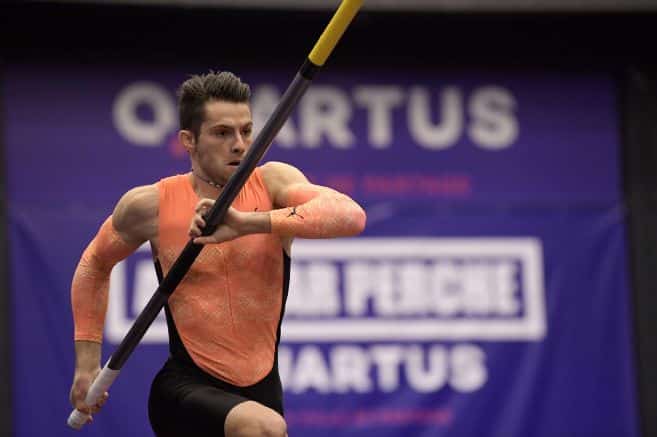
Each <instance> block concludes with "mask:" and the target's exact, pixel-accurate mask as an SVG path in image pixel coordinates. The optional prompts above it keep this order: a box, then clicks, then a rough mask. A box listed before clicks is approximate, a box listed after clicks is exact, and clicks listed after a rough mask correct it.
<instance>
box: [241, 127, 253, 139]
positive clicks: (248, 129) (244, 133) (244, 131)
mask: <svg viewBox="0 0 657 437" xmlns="http://www.w3.org/2000/svg"><path fill="white" fill-rule="evenodd" d="M252 132H253V128H251V127H247V128H246V129H244V130H243V131H242V135H244V136H247V137H248V136H251V133H252Z"/></svg>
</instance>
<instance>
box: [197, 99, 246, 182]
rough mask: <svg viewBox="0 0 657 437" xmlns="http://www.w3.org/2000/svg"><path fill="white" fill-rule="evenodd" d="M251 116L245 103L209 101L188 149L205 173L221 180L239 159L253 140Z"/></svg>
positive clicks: (211, 177) (217, 180) (235, 166)
mask: <svg viewBox="0 0 657 437" xmlns="http://www.w3.org/2000/svg"><path fill="white" fill-rule="evenodd" d="M252 131H253V120H252V119H251V109H250V108H249V105H248V103H232V102H225V101H210V102H207V103H206V104H205V119H204V121H203V123H202V124H201V128H200V130H199V135H198V137H197V138H196V139H195V140H194V143H195V144H194V148H193V149H192V150H191V153H192V157H193V158H195V161H196V164H197V165H198V166H199V169H198V170H201V171H202V172H203V173H204V174H205V176H206V177H209V178H210V179H212V180H213V181H215V182H217V183H220V184H225V183H226V181H227V180H228V178H229V177H230V176H231V175H232V174H233V173H234V172H235V169H236V168H237V166H238V165H239V164H240V162H242V159H243V158H244V155H245V154H246V152H247V151H248V149H249V147H250V146H251V142H252V141H253V140H252V138H251V136H252Z"/></svg>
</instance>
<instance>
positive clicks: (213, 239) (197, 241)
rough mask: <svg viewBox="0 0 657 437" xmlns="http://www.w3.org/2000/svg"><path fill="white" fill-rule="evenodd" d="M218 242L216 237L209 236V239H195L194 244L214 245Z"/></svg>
mask: <svg viewBox="0 0 657 437" xmlns="http://www.w3.org/2000/svg"><path fill="white" fill-rule="evenodd" d="M216 242H217V238H216V237H215V236H214V235H208V236H207V237H196V238H194V244H213V243H216Z"/></svg>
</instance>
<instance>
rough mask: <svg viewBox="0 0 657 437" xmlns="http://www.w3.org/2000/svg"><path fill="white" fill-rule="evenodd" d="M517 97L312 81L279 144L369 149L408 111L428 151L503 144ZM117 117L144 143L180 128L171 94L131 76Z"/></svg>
mask: <svg viewBox="0 0 657 437" xmlns="http://www.w3.org/2000/svg"><path fill="white" fill-rule="evenodd" d="M281 95H282V94H281V91H280V90H279V88H278V87H276V86H275V85H272V84H260V85H258V86H256V87H254V89H253V94H252V98H251V109H252V113H253V119H254V124H255V126H256V128H258V129H259V128H262V126H264V123H265V122H266V120H267V119H268V118H269V116H270V114H271V113H272V111H273V110H274V108H275V107H276V104H277V103H278V101H279V100H280V98H281ZM517 106H518V105H517V103H516V99H515V97H514V96H513V94H512V93H511V91H510V90H508V89H506V88H503V87H500V86H495V85H484V86H480V87H476V88H474V89H472V91H469V92H468V93H466V91H465V90H464V88H463V87H458V86H445V87H441V88H438V89H436V88H431V87H427V86H410V87H408V88H404V87H402V86H397V85H368V84H363V85H359V86H356V87H354V88H353V89H352V90H347V89H345V88H344V87H339V86H334V85H315V86H311V87H310V88H309V89H308V90H307V92H306V94H305V96H304V97H303V98H302V99H301V101H300V102H299V108H298V111H297V115H296V116H295V118H296V122H295V121H294V120H293V119H292V118H290V119H288V120H287V122H286V123H285V124H284V125H283V128H282V129H281V131H280V132H279V134H278V136H277V137H276V144H277V145H278V146H279V147H282V148H295V147H303V148H309V149H316V148H318V147H320V145H321V144H322V140H324V141H325V143H326V144H327V146H328V147H332V148H335V149H338V150H343V149H349V148H352V147H354V146H355V145H356V144H369V145H370V146H371V147H372V148H374V149H388V148H390V147H393V144H394V142H395V132H396V130H397V129H400V128H401V126H395V123H394V119H393V113H394V112H395V111H405V115H406V117H405V120H406V123H407V128H408V133H409V134H410V136H411V138H412V140H413V141H415V142H416V143H417V144H418V146H420V147H422V148H424V149H426V150H431V151H440V150H446V149H449V148H451V147H453V146H455V145H456V144H457V143H458V142H459V141H460V140H461V139H462V138H463V137H467V138H468V139H469V140H470V141H471V142H472V143H473V144H474V145H475V146H476V147H479V148H481V149H484V150H493V151H494V150H503V149H506V148H508V147H511V146H512V145H513V144H514V143H515V141H516V140H517V138H518V135H519V130H520V129H519V125H518V119H517V115H516V109H517ZM139 107H143V108H147V109H148V110H149V111H150V112H152V114H153V119H152V120H143V119H141V118H140V117H139V115H138V114H137V111H138V108H139ZM356 111H365V113H366V123H365V124H366V135H367V138H366V139H364V138H363V139H362V140H361V141H359V140H358V138H356V134H355V133H354V132H353V130H352V129H353V126H352V122H353V118H354V114H355V112H356ZM112 114H113V119H114V125H115V126H116V129H117V130H118V132H119V133H120V134H121V135H122V136H123V137H124V138H125V139H126V140H127V141H129V142H131V143H133V144H135V145H137V146H143V147H158V146H163V145H165V144H166V140H167V136H170V135H172V134H173V133H174V131H175V129H176V128H177V122H176V104H175V99H174V98H173V95H172V94H171V93H169V92H168V91H167V90H166V89H165V88H164V87H163V86H161V85H159V84H157V83H153V82H136V83H133V84H130V85H128V86H126V87H125V88H123V89H122V90H121V91H120V92H119V94H118V95H117V97H116V99H115V101H114V104H113V110H112Z"/></svg>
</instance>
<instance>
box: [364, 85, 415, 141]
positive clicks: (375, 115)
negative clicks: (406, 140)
mask: <svg viewBox="0 0 657 437" xmlns="http://www.w3.org/2000/svg"><path fill="white" fill-rule="evenodd" d="M403 100H404V92H403V91H402V89H401V88H400V87H398V86H359V87H356V88H354V101H355V102H356V104H358V105H359V106H361V107H364V108H365V109H367V124H368V130H367V141H368V142H369V143H370V144H371V145H372V146H374V147H375V148H377V149H384V148H387V147H389V146H390V144H392V140H393V132H392V126H393V124H394V123H393V121H392V111H393V109H395V107H397V106H399V105H401V103H402V102H403Z"/></svg>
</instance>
